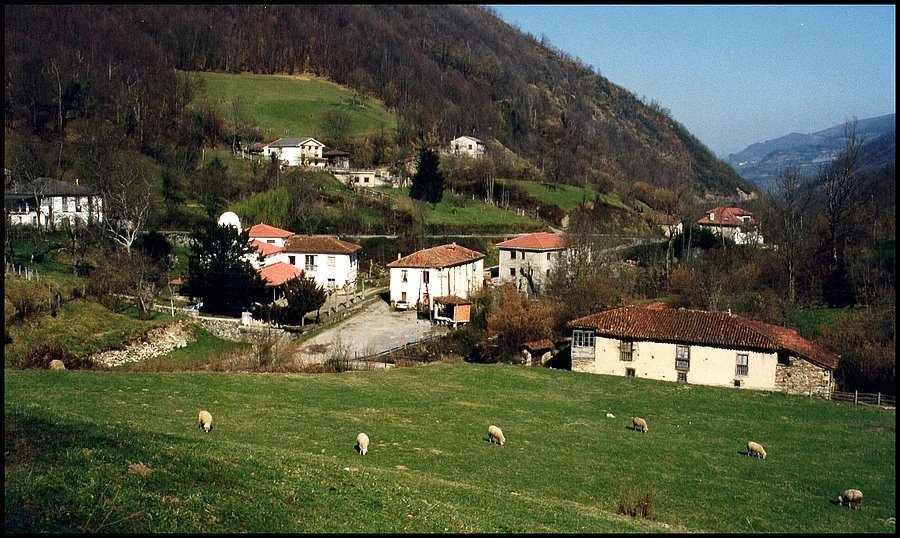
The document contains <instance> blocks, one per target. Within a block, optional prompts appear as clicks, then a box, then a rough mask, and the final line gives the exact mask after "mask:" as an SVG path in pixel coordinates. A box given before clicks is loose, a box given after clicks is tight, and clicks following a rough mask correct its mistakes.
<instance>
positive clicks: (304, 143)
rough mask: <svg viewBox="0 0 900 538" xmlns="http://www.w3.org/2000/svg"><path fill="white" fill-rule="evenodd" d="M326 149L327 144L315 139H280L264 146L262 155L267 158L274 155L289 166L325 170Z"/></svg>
mask: <svg viewBox="0 0 900 538" xmlns="http://www.w3.org/2000/svg"><path fill="white" fill-rule="evenodd" d="M324 148H325V144H323V143H321V142H319V141H318V140H316V139H315V138H279V139H278V140H276V141H274V142H270V143H269V144H266V145H265V146H263V148H262V153H263V155H265V156H266V157H271V156H272V155H274V156H275V157H276V158H277V159H278V160H279V161H281V162H282V163H284V164H286V165H288V166H305V167H309V168H325V163H326V159H325V157H324V156H323V155H322V152H323V151H324Z"/></svg>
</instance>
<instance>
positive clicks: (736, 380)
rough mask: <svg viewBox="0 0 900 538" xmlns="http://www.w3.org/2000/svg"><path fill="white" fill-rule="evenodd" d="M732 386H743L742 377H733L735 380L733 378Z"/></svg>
mask: <svg viewBox="0 0 900 538" xmlns="http://www.w3.org/2000/svg"><path fill="white" fill-rule="evenodd" d="M734 386H735V387H743V386H744V380H743V379H735V380H734Z"/></svg>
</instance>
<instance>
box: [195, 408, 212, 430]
mask: <svg viewBox="0 0 900 538" xmlns="http://www.w3.org/2000/svg"><path fill="white" fill-rule="evenodd" d="M197 420H198V422H199V424H198V426H199V428H200V429H201V430H203V431H205V432H206V433H209V432H210V431H212V415H211V414H210V413H209V411H200V415H199V416H198V417H197Z"/></svg>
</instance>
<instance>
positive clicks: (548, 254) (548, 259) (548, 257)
mask: <svg viewBox="0 0 900 538" xmlns="http://www.w3.org/2000/svg"><path fill="white" fill-rule="evenodd" d="M547 261H548V262H549V261H550V253H549V252H548V253H547Z"/></svg>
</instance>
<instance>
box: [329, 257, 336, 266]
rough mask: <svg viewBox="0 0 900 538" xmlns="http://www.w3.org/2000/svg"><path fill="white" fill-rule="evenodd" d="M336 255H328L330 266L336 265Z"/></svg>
mask: <svg viewBox="0 0 900 538" xmlns="http://www.w3.org/2000/svg"><path fill="white" fill-rule="evenodd" d="M334 263H335V262H334V256H328V267H334Z"/></svg>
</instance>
